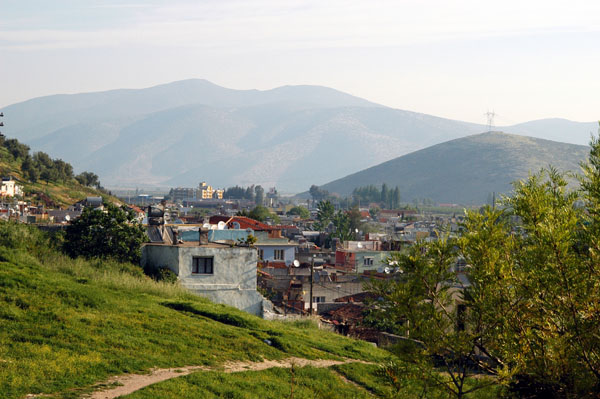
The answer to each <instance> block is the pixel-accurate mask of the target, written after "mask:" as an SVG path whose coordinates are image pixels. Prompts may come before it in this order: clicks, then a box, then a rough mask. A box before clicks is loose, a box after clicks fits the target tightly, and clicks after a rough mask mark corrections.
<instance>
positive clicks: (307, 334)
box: [0, 223, 386, 399]
mask: <svg viewBox="0 0 600 399" xmlns="http://www.w3.org/2000/svg"><path fill="white" fill-rule="evenodd" d="M50 247H51V244H50V242H49V241H48V240H47V239H46V238H44V237H43V236H42V235H41V233H40V232H38V231H37V230H35V229H34V228H31V227H29V226H26V225H16V224H9V223H0V325H2V328H0V392H1V393H2V398H5V399H13V398H15V399H16V398H23V397H25V396H26V395H30V394H54V395H55V396H54V397H61V398H67V397H69V398H73V397H79V396H80V395H81V394H82V393H84V392H89V391H90V390H93V389H98V387H96V388H93V387H94V385H95V384H97V383H99V382H102V381H106V380H107V378H108V377H110V376H113V375H121V374H125V373H132V372H143V371H147V370H149V369H151V368H154V367H159V368H160V367H182V366H186V365H205V366H218V365H220V364H222V363H223V362H226V361H261V360H263V359H284V358H289V357H291V356H296V357H302V358H308V359H338V360H339V359H341V358H342V357H347V358H354V359H363V360H370V361H381V360H383V359H384V358H385V357H386V355H385V353H384V352H383V351H380V350H377V349H375V348H373V347H372V346H371V345H370V344H368V343H366V342H360V341H355V340H351V339H348V338H345V337H342V336H339V335H335V334H332V333H326V332H323V331H320V330H318V329H316V328H314V327H312V326H311V323H309V322H298V323H281V322H268V321H264V320H262V319H259V318H257V317H254V316H251V315H248V314H246V313H243V312H241V311H238V310H236V309H233V308H229V307H226V306H223V305H215V304H213V303H211V302H209V301H208V300H206V299H203V298H200V297H197V296H194V295H192V294H189V293H188V292H186V291H184V290H183V289H182V288H179V286H176V285H168V284H161V283H156V282H154V281H152V280H150V279H149V278H147V277H145V276H143V275H142V273H141V271H140V269H139V268H137V267H136V266H133V265H128V264H119V263H114V262H106V261H84V260H82V259H77V260H73V259H70V258H68V257H65V256H63V255H61V254H60V253H58V252H56V251H54V250H53V249H51V248H50Z"/></svg>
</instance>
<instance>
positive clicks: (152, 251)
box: [142, 244, 264, 316]
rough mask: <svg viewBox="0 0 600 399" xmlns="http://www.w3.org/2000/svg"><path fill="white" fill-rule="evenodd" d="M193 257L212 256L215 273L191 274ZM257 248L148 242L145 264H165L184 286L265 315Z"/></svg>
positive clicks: (144, 248) (253, 312) (143, 263)
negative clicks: (258, 289)
mask: <svg viewBox="0 0 600 399" xmlns="http://www.w3.org/2000/svg"><path fill="white" fill-rule="evenodd" d="M194 256H212V257H213V274H192V259H193V257H194ZM256 262H257V256H256V249H254V248H248V247H233V248H231V247H222V248H214V247H204V246H176V245H152V244H148V245H145V246H144V247H143V249H142V265H149V266H153V267H160V266H166V267H168V268H169V269H171V270H172V271H173V272H174V273H176V274H177V276H178V277H179V280H180V283H181V285H182V286H183V287H185V288H187V289H188V290H190V291H192V292H193V293H196V294H199V295H202V296H205V297H208V298H209V299H211V300H212V301H214V302H217V303H222V304H226V305H230V306H234V307H236V308H238V309H241V310H244V311H246V312H248V313H252V314H255V315H260V316H262V309H263V301H264V298H263V297H262V296H261V295H260V294H259V293H258V292H257V291H256Z"/></svg>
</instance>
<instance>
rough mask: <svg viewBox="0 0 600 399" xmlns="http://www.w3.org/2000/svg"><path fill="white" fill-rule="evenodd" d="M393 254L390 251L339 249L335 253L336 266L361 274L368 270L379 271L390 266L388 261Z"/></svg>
mask: <svg viewBox="0 0 600 399" xmlns="http://www.w3.org/2000/svg"><path fill="white" fill-rule="evenodd" d="M391 254H392V253H391V252H390V251H372V250H364V249H338V250H337V251H335V264H336V266H341V267H344V268H346V269H347V270H349V271H353V272H356V273H359V274H360V273H363V272H364V271H366V270H377V269H379V268H382V267H386V266H388V263H387V262H386V260H387V259H388V258H389V257H390V256H391Z"/></svg>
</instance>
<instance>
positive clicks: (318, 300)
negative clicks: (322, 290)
mask: <svg viewBox="0 0 600 399" xmlns="http://www.w3.org/2000/svg"><path fill="white" fill-rule="evenodd" d="M323 302H325V297H324V296H313V303H323Z"/></svg>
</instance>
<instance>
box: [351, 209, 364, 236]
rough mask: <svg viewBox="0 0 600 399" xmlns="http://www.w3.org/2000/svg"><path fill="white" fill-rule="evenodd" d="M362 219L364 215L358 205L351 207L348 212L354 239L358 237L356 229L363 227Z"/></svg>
mask: <svg viewBox="0 0 600 399" xmlns="http://www.w3.org/2000/svg"><path fill="white" fill-rule="evenodd" d="M361 219H362V215H361V213H360V210H359V209H358V206H355V207H353V208H352V209H350V211H349V212H348V222H349V227H350V231H351V233H352V234H351V236H352V238H354V239H356V231H357V230H360V229H362V222H361V221H360V220H361Z"/></svg>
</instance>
